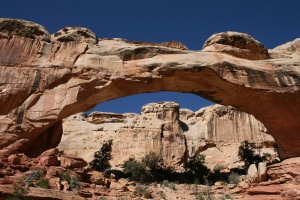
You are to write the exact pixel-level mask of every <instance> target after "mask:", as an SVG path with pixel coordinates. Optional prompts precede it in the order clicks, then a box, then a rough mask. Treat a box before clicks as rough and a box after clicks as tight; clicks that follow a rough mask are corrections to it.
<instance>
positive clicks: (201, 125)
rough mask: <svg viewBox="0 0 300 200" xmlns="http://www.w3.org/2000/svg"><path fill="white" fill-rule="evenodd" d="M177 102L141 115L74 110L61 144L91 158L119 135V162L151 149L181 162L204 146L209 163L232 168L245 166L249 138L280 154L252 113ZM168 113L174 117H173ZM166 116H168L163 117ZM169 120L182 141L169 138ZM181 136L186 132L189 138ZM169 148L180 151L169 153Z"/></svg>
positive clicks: (116, 146)
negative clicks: (241, 151)
mask: <svg viewBox="0 0 300 200" xmlns="http://www.w3.org/2000/svg"><path fill="white" fill-rule="evenodd" d="M177 107H179V105H178V104H177V103H175V102H164V103H163V102H161V103H151V104H148V105H145V106H143V108H142V113H141V115H138V114H133V113H125V114H116V113H103V112H93V113H91V114H90V115H86V114H83V113H78V114H76V115H72V116H70V117H68V118H66V119H64V123H63V130H64V133H63V136H62V140H61V143H60V144H59V146H58V148H59V149H61V150H63V151H64V152H65V153H68V154H76V155H80V156H81V157H83V158H84V159H85V160H87V161H88V162H90V161H92V159H93V156H94V152H95V151H98V150H99V149H100V147H101V146H102V143H103V142H104V141H107V140H113V144H112V149H113V150H112V159H111V165H113V166H115V165H121V164H123V162H124V161H126V160H128V159H129V157H131V156H133V157H134V158H135V159H137V160H140V159H141V158H142V157H143V156H144V155H145V154H147V153H149V152H155V153H156V154H157V155H159V156H161V158H162V159H163V161H164V163H165V165H166V166H170V167H175V165H177V164H180V162H183V161H184V160H187V159H188V157H192V156H193V155H194V154H195V153H196V152H199V151H202V152H201V153H202V154H205V155H206V158H207V159H206V163H205V164H206V165H207V166H208V167H210V168H211V169H213V167H214V166H215V165H216V164H217V163H223V165H224V166H227V165H228V167H230V168H238V167H239V166H243V163H241V162H239V161H240V159H239V157H238V147H239V145H240V143H241V142H242V141H244V140H248V141H252V142H255V143H258V144H261V145H262V146H265V147H266V148H263V149H262V153H264V152H268V153H271V154H274V151H271V148H269V149H268V148H267V147H271V146H272V144H273V143H274V140H273V138H272V137H271V136H270V135H268V134H266V132H267V130H266V128H265V127H264V126H263V125H262V124H261V123H260V122H259V121H258V120H256V119H255V118H254V117H253V116H251V115H249V114H246V113H243V112H240V111H238V110H236V109H235V108H232V107H226V106H221V105H214V106H209V107H205V108H202V109H200V110H199V111H197V112H193V111H191V110H188V109H178V108H177ZM175 108H176V109H175ZM168 112H169V114H168V115H170V116H174V117H168V115H167V114H166V113H168ZM178 112H179V113H178ZM199 113H201V114H199ZM196 114H197V115H196ZM164 115H165V118H161V116H164ZM196 116H197V117H196ZM169 124H171V125H172V124H173V125H172V126H175V129H174V132H173V137H174V138H177V144H180V145H176V143H174V142H172V143H171V142H168V143H167V141H166V140H165V137H166V136H167V135H168V134H169V132H170V131H168V130H166V128H167V126H169ZM178 124H179V125H178ZM162 127H164V128H163V129H162ZM226 130H227V131H226ZM177 135H178V136H177ZM178 137H179V138H178ZM180 137H185V141H184V140H182V139H181V138H180ZM175 141H176V140H175ZM180 148H182V149H180ZM165 149H169V151H170V152H174V153H172V154H170V153H167V151H166V150H165ZM206 149H207V150H206ZM187 154H188V155H187ZM170 155H171V156H170ZM178 161H179V162H178Z"/></svg>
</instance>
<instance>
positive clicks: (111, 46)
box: [0, 19, 300, 158]
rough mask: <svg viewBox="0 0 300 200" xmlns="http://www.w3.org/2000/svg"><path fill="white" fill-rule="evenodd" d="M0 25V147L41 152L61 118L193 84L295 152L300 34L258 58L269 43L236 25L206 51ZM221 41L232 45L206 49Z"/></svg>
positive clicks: (51, 143) (283, 149)
mask: <svg viewBox="0 0 300 200" xmlns="http://www.w3.org/2000/svg"><path fill="white" fill-rule="evenodd" d="M0 27H1V30H0V33H1V39H0V52H1V53H0V77H1V79H0V91H1V92H0V148H1V149H2V150H1V152H0V154H2V155H7V152H9V151H12V150H13V149H15V150H17V151H19V152H25V153H26V154H27V155H30V156H36V155H39V154H40V153H41V152H43V151H44V150H46V149H49V148H53V147H55V146H57V145H58V143H59V142H60V138H61V134H62V130H61V120H62V119H64V118H65V117H68V116H70V115H72V114H75V113H78V112H81V111H86V110H88V109H91V108H93V107H94V106H95V105H96V104H98V103H101V102H104V101H107V100H111V99H115V98H119V97H123V96H128V95H133V94H138V93H145V92H158V91H175V92H188V93H193V94H196V95H199V96H202V97H204V98H207V99H209V100H211V101H214V102H217V103H220V104H223V105H230V106H233V107H236V108H238V109H239V110H241V111H244V112H247V113H251V114H253V115H254V116H255V117H256V118H257V119H258V120H260V121H261V122H262V123H263V124H264V125H265V126H266V128H267V129H268V131H269V133H270V134H272V135H273V136H274V138H275V140H276V141H277V144H278V148H279V153H280V155H281V157H282V158H289V157H294V156H299V155H300V147H299V141H300V135H299V132H298V130H299V128H300V124H299V115H300V109H299V108H300V98H299V96H300V95H299V83H300V82H299V79H300V78H299V74H300V72H299V69H298V68H299V60H300V56H299V45H297V44H298V42H297V41H294V42H292V43H288V44H286V45H284V46H283V47H282V46H281V47H280V48H275V49H273V50H269V51H268V52H269V56H270V58H269V59H265V60H264V58H267V57H268V52H266V51H265V49H264V48H263V47H262V46H261V45H260V44H259V43H257V42H256V41H255V40H254V39H253V38H249V37H248V36H246V35H244V34H238V33H235V34H234V37H231V36H230V34H229V33H225V36H222V34H221V36H220V37H221V40H219V39H217V40H216V41H226V42H225V43H223V42H207V43H206V45H205V46H206V48H205V51H188V50H181V49H177V48H176V49H175V48H168V47H163V46H156V45H149V46H148V45H146V44H145V45H143V44H136V43H134V42H129V41H126V40H120V39H99V38H98V42H96V41H97V39H93V42H90V39H88V40H86V39H87V38H93V34H92V33H91V32H90V31H87V32H85V33H87V34H85V33H83V34H81V33H80V31H75V32H74V34H75V35H74V34H73V32H72V33H71V32H70V34H71V36H70V37H71V38H72V39H71V40H65V39H62V42H60V41H59V40H55V41H53V42H50V41H49V40H48V38H49V36H48V35H47V31H45V29H44V28H43V27H41V26H40V25H37V24H34V23H31V22H26V21H22V20H17V21H16V20H11V19H1V22H0ZM15 30H22V31H15ZM25 30H26V31H25ZM23 31H25V32H24V34H23ZM68 34H69V33H68V31H67V35H68ZM37 36H38V37H37ZM54 37H55V35H54ZM67 37H69V36H67ZM52 38H53V37H52ZM211 41H215V40H211ZM227 41H229V42H227ZM95 42H96V43H95ZM245 42H246V43H245ZM219 43H221V45H225V46H226V47H228V48H229V49H230V50H229V51H227V50H226V48H225V50H224V51H223V50H219V49H216V50H214V49H210V50H207V48H209V47H210V46H215V45H217V44H219ZM244 43H245V44H246V45H245V46H244ZM222 48H223V47H222ZM232 49H233V50H232ZM235 51H237V52H238V53H237V54H235V53H232V52H235ZM228 52H229V54H228ZM245 55H246V56H245ZM252 59H255V60H252Z"/></svg>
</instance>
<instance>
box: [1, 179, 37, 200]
mask: <svg viewBox="0 0 300 200" xmlns="http://www.w3.org/2000/svg"><path fill="white" fill-rule="evenodd" d="M28 191H29V188H28V187H26V186H25V183H24V182H23V181H19V182H18V183H15V184H14V191H13V193H12V195H8V196H7V198H6V200H31V199H30V198H28V197H26V194H28Z"/></svg>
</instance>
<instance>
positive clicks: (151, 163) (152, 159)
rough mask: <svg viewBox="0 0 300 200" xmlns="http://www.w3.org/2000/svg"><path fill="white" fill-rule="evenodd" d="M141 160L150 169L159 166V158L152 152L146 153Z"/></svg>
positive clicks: (156, 168)
mask: <svg viewBox="0 0 300 200" xmlns="http://www.w3.org/2000/svg"><path fill="white" fill-rule="evenodd" d="M142 162H143V163H144V164H145V165H146V166H147V167H149V169H151V170H158V169H159V168H160V163H161V159H160V158H159V157H158V156H157V155H156V154H155V153H154V152H150V153H149V154H146V155H145V157H144V158H143V159H142Z"/></svg>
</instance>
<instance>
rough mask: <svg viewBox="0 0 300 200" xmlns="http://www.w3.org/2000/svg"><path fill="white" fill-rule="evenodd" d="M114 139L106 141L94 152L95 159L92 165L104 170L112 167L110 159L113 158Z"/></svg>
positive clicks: (98, 169)
mask: <svg viewBox="0 0 300 200" xmlns="http://www.w3.org/2000/svg"><path fill="white" fill-rule="evenodd" d="M111 146H112V140H108V141H105V142H104V143H103V145H102V147H101V149H100V150H99V151H96V152H95V153H94V160H92V161H91V162H90V166H91V167H92V168H94V169H96V170H97V171H104V170H106V169H108V168H110V167H111V166H110V164H109V160H110V159H111V151H112V147H111Z"/></svg>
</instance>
